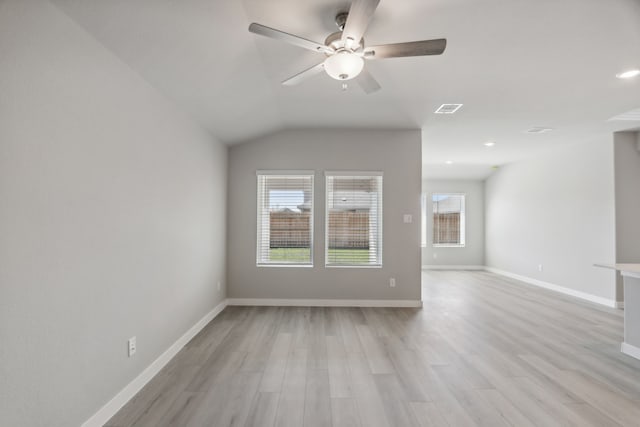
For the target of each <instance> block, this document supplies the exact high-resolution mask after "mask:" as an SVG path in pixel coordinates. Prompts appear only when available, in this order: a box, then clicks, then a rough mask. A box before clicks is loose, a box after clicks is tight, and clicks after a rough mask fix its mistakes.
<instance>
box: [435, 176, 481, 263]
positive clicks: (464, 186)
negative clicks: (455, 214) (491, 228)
mask: <svg viewBox="0 0 640 427" xmlns="http://www.w3.org/2000/svg"><path fill="white" fill-rule="evenodd" d="M422 191H423V192H424V193H425V194H426V195H427V246H426V247H424V248H422V265H423V266H484V181H468V180H459V181H456V180H424V181H423V182H422ZM433 193H465V194H466V197H465V221H466V239H465V246H464V247H460V248H446V247H438V248H434V247H433V206H432V202H431V195H432V194H433ZM434 255H436V257H435V258H434Z"/></svg>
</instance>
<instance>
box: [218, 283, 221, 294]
mask: <svg viewBox="0 0 640 427" xmlns="http://www.w3.org/2000/svg"><path fill="white" fill-rule="evenodd" d="M220 289H221V286H220V280H218V292H220Z"/></svg>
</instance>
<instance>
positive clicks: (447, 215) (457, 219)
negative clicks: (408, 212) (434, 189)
mask: <svg viewBox="0 0 640 427" xmlns="http://www.w3.org/2000/svg"><path fill="white" fill-rule="evenodd" d="M431 201H432V203H433V246H464V239H465V220H464V194H438V193H434V194H433V195H432V196H431Z"/></svg>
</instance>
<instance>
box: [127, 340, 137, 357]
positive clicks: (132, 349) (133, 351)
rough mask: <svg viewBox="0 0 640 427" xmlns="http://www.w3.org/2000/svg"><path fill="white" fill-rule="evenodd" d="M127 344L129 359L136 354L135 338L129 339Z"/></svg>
mask: <svg viewBox="0 0 640 427" xmlns="http://www.w3.org/2000/svg"><path fill="white" fill-rule="evenodd" d="M127 342H128V343H129V357H131V356H133V355H134V354H136V337H131V338H129V341H127Z"/></svg>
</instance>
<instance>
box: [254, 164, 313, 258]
mask: <svg viewBox="0 0 640 427" xmlns="http://www.w3.org/2000/svg"><path fill="white" fill-rule="evenodd" d="M263 176H272V177H299V178H310V179H311V198H310V200H311V209H310V210H309V262H304V263H302V262H282V261H277V262H265V261H264V260H262V259H261V254H262V252H261V247H262V245H261V243H262V240H261V236H262V230H263V229H262V224H261V220H262V212H263V209H264V206H263V204H264V200H265V199H264V197H261V194H262V189H261V188H260V178H261V177H263ZM314 199H315V171H314V170H257V171H256V222H255V224H256V234H255V236H256V267H268V268H273V267H284V268H291V267H293V268H312V267H313V265H314V263H313V260H314V252H313V246H314V238H313V237H314V228H315V226H314V221H315V214H314V210H315V203H314ZM270 237H271V234H270V233H269V238H270Z"/></svg>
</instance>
